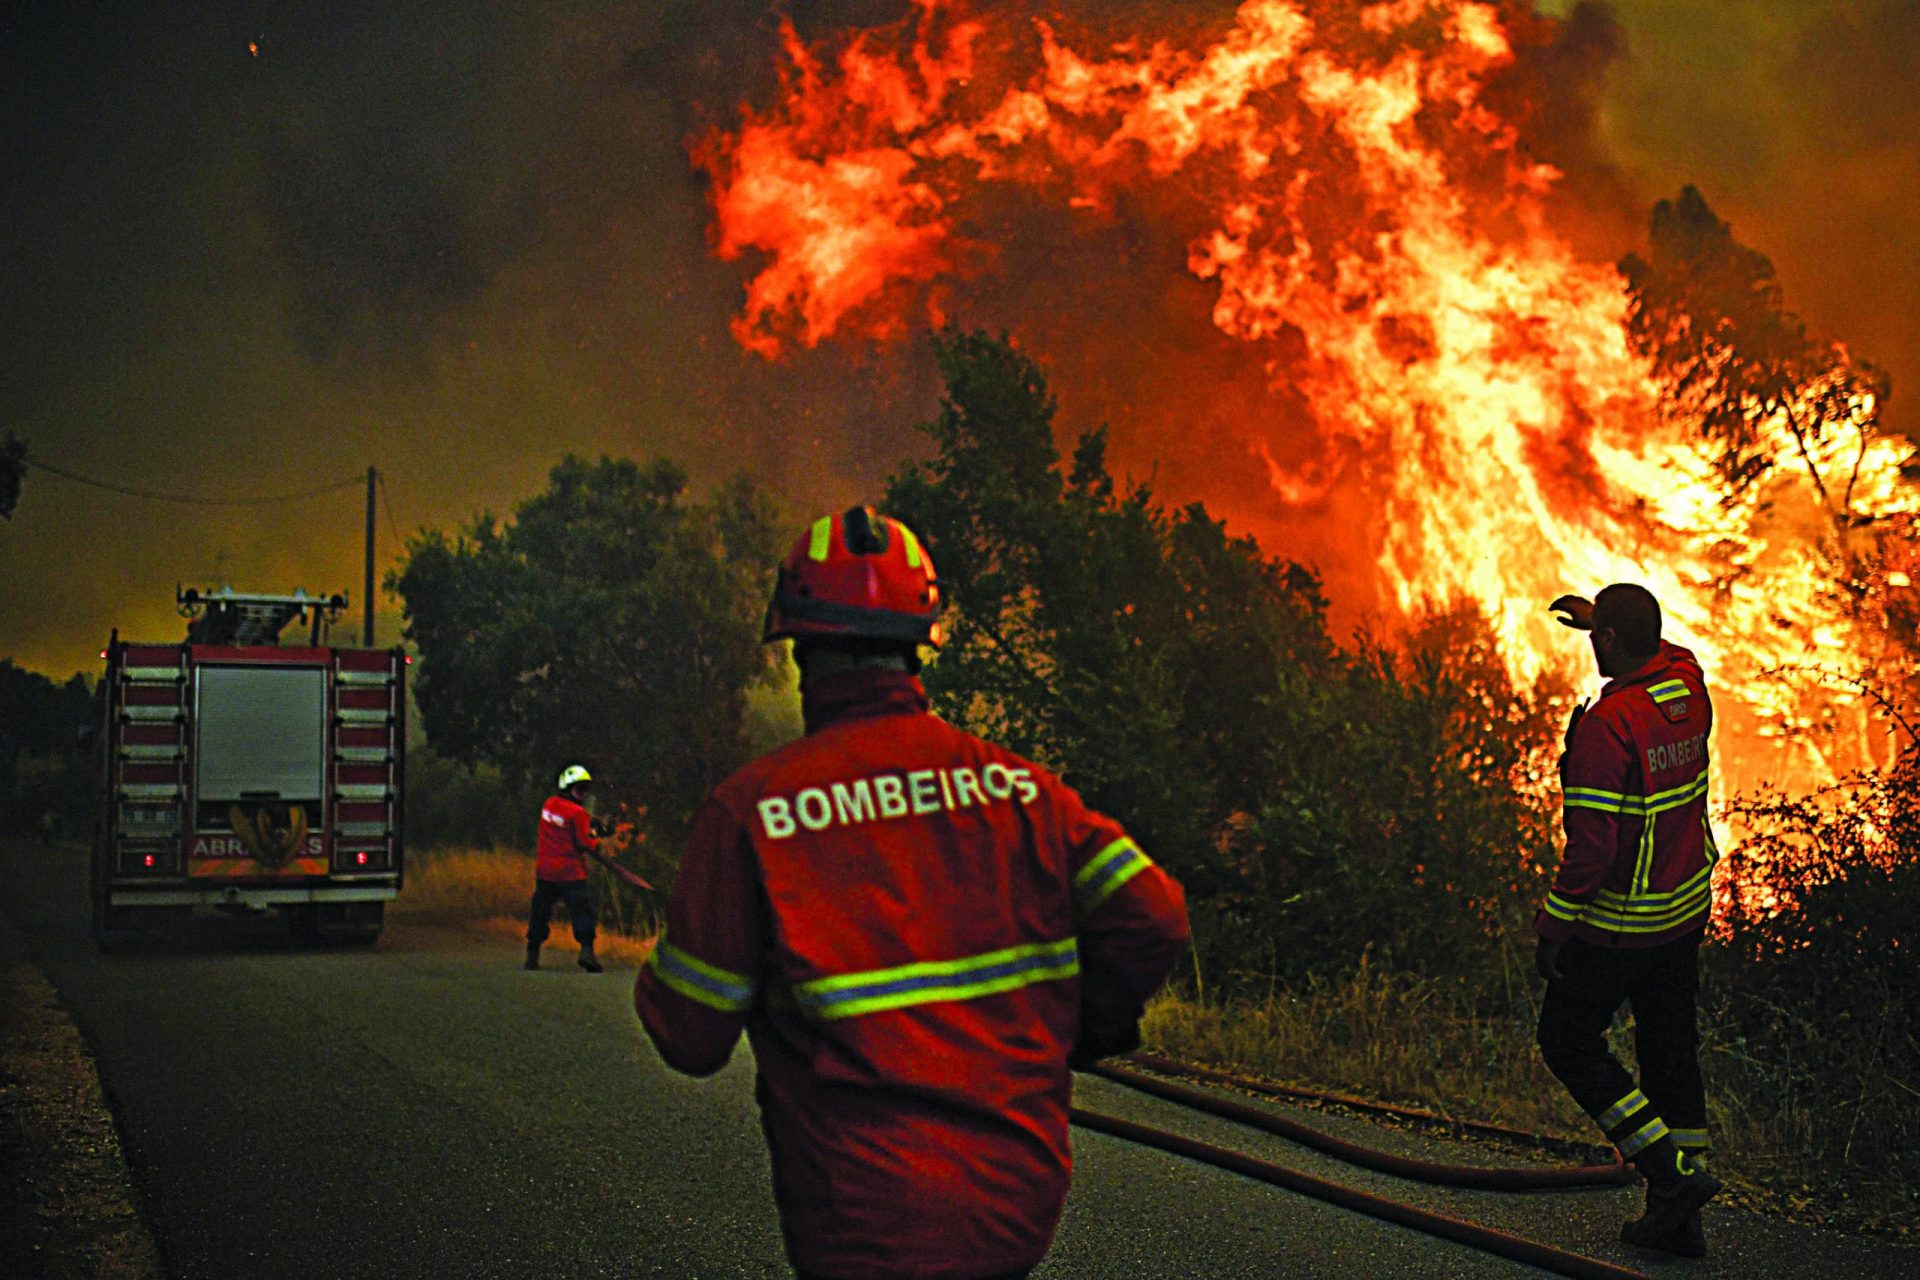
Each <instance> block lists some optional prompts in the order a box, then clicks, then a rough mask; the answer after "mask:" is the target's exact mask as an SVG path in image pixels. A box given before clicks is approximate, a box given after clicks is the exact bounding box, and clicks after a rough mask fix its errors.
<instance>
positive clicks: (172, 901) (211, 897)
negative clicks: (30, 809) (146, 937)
mask: <svg viewBox="0 0 1920 1280" xmlns="http://www.w3.org/2000/svg"><path fill="white" fill-rule="evenodd" d="M399 896H400V890H399V889H398V888H397V887H395V886H394V885H392V884H323V885H288V886H284V887H273V886H248V885H237V884H230V885H221V886H218V887H214V886H208V887H206V888H198V887H193V886H188V887H185V888H180V887H174V888H168V889H162V888H152V889H145V888H110V889H108V890H107V903H108V905H110V906H115V907H212V906H221V905H226V906H250V907H284V906H293V905H297V904H300V903H310V902H391V901H393V900H394V899H395V898H398V897H399Z"/></svg>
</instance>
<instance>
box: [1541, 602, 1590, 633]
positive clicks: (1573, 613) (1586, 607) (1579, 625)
mask: <svg viewBox="0 0 1920 1280" xmlns="http://www.w3.org/2000/svg"><path fill="white" fill-rule="evenodd" d="M1547 608H1548V609H1549V610H1551V611H1552V613H1553V615H1554V621H1555V622H1558V623H1559V624H1560V625H1561V626H1563V627H1572V628H1573V629H1574V630H1575V631H1591V630H1593V601H1591V600H1589V599H1587V598H1586V597H1585V596H1561V597H1560V598H1559V599H1557V600H1555V601H1554V602H1553V603H1552V604H1550V605H1548V606H1547Z"/></svg>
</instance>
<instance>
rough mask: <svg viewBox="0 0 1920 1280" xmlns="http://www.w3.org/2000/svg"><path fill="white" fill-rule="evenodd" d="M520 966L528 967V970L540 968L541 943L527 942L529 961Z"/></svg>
mask: <svg viewBox="0 0 1920 1280" xmlns="http://www.w3.org/2000/svg"><path fill="white" fill-rule="evenodd" d="M520 967H521V968H522V969H528V970H532V969H538V968H539V967H540V944H539V943H537V942H529V943H528V944H527V962H526V963H525V964H523V965H521V966H520Z"/></svg>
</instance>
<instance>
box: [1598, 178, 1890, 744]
mask: <svg viewBox="0 0 1920 1280" xmlns="http://www.w3.org/2000/svg"><path fill="white" fill-rule="evenodd" d="M1621 272H1622V274H1623V275H1624V276H1625V277H1626V280H1627V284H1628V289H1629V293H1630V296H1631V298H1632V308H1631V311H1630V313H1629V332H1630V333H1631V335H1632V337H1633V340H1634V344H1635V347H1636V349H1637V350H1639V351H1640V352H1641V353H1642V354H1643V355H1644V356H1645V357H1646V358H1647V359H1648V360H1649V361H1650V363H1651V366H1652V369H1653V371H1654V374H1655V376H1656V377H1658V378H1659V379H1660V381H1661V383H1662V384H1663V385H1664V386H1665V387H1666V388H1667V389H1668V392H1669V395H1668V398H1667V400H1666V401H1665V412H1666V414H1667V416H1668V418H1669V420H1670V421H1672V422H1674V423H1676V424H1678V426H1679V428H1680V429H1681V430H1683V431H1686V432H1689V433H1691V434H1693V435H1694V436H1695V437H1696V438H1697V439H1698V440H1699V441H1700V442H1701V443H1702V444H1703V445H1704V446H1705V447H1706V449H1707V450H1708V451H1709V455H1710V457H1711V462H1712V467H1713V470H1714V472H1715V473H1716V474H1717V476H1718V477H1719V479H1720V481H1721V488H1720V503H1721V506H1722V508H1723V510H1724V511H1725V512H1727V513H1728V514H1729V516H1730V525H1731V529H1732V530H1734V531H1743V532H1744V533H1745V534H1746V535H1747V536H1745V537H1739V536H1733V537H1729V538H1727V539H1726V540H1724V541H1722V542H1721V543H1719V544H1718V545H1717V546H1715V547H1714V548H1713V551H1714V553H1715V564H1716V573H1715V575H1714V579H1713V580H1714V585H1715V587H1716V589H1717V590H1718V591H1720V592H1722V593H1726V594H1728V595H1733V594H1737V593H1739V592H1741V591H1742V590H1743V589H1755V588H1757V589H1758V590H1759V591H1761V592H1766V591H1768V588H1769V585H1770V579H1771V578H1772V577H1774V576H1775V574H1774V572H1772V571H1773V570H1774V568H1775V565H1776V564H1777V562H1778V560H1779V559H1780V558H1781V557H1782V555H1783V553H1784V555H1785V556H1787V557H1791V558H1793V559H1796V560H1797V561H1798V562H1799V563H1800V564H1801V565H1802V566H1803V567H1804V568H1806V569H1808V570H1811V572H1810V573H1809V574H1808V575H1807V577H1808V579H1809V583H1808V585H1809V586H1810V587H1811V588H1812V590H1811V592H1809V593H1808V594H1807V596H1804V597H1801V598H1797V599H1796V598H1795V597H1794V596H1793V595H1785V596H1782V597H1780V598H1777V599H1772V600H1768V601H1766V602H1764V603H1763V607H1764V608H1768V609H1771V610H1773V612H1774V618H1775V620H1776V622H1777V624H1778V625H1781V626H1786V627H1791V628H1794V629H1795V630H1807V631H1811V632H1812V634H1811V636H1810V637H1809V638H1810V639H1812V640H1813V641H1814V642H1815V643H1816V644H1818V645H1821V646H1823V647H1824V646H1825V645H1827V644H1830V643H1831V641H1832V639H1833V636H1834V633H1833V631H1832V630H1831V629H1830V628H1831V624H1832V623H1834V622H1838V621H1841V620H1845V621H1847V622H1850V623H1852V624H1853V625H1852V626H1851V627H1850V628H1849V635H1848V642H1849V651H1848V652H1846V653H1845V654H1844V655H1843V656H1841V657H1840V658H1839V660H1838V661H1839V669H1838V670H1835V669H1834V668H1833V666H1832V665H1828V664H1833V663H1834V661H1835V658H1834V655H1823V656H1821V657H1818V658H1812V657H1810V658H1809V659H1808V660H1807V663H1806V667H1805V668H1804V669H1809V670H1811V671H1813V672H1814V673H1815V674H1824V675H1826V676H1827V677H1829V680H1828V682H1827V687H1826V688H1825V689H1819V688H1818V687H1817V684H1816V688H1815V690H1814V691H1812V692H1811V694H1810V696H1808V697H1806V698H1804V699H1803V706H1802V707H1801V708H1799V709H1798V710H1797V712H1796V713H1794V714H1792V715H1789V716H1786V717H1783V721H1784V723H1785V725H1786V726H1787V727H1789V728H1798V729H1802V730H1807V729H1811V728H1813V727H1815V726H1821V727H1823V728H1825V729H1826V731H1828V732H1832V731H1833V730H1834V728H1835V727H1836V719H1837V718H1836V717H1835V716H1834V715H1833V714H1832V713H1833V698H1832V689H1833V681H1832V679H1831V678H1832V677H1835V676H1837V677H1839V678H1840V687H1841V688H1842V689H1843V690H1846V693H1847V694H1848V695H1849V696H1848V701H1852V700H1853V699H1852V697H1851V696H1850V695H1851V693H1852V692H1853V691H1852V690H1848V689H1846V686H1847V684H1848V683H1849V682H1850V681H1851V682H1852V683H1855V684H1858V683H1859V682H1860V680H1861V679H1862V678H1864V679H1865V680H1867V681H1870V682H1871V683H1872V684H1873V685H1874V686H1875V687H1876V688H1877V689H1878V690H1880V691H1882V692H1883V695H1890V696H1891V697H1893V698H1895V699H1902V698H1906V699H1911V697H1912V695H1913V694H1914V693H1915V692H1916V690H1917V686H1916V684H1915V678H1916V676H1917V675H1920V666H1916V662H1917V661H1920V647H1916V645H1915V634H1916V630H1915V629H1916V622H1917V621H1920V601H1916V600H1915V597H1914V594H1913V592H1912V591H1911V590H1910V588H1911V587H1912V586H1913V582H1914V574H1915V573H1916V572H1917V571H1920V559H1917V553H1920V547H1917V544H1916V538H1915V534H1916V524H1915V492H1914V489H1913V486H1912V484H1911V482H1910V481H1911V476H1912V455H1913V447H1912V445H1911V444H1910V443H1909V442H1908V441H1906V440H1905V439H1903V438H1901V437H1899V436H1897V435H1895V434H1893V433H1890V432H1887V431H1886V430H1884V429H1883V428H1882V426H1881V422H1880V413H1881V408H1882V406H1883V405H1884V404H1885V403H1886V401H1887V398H1888V396H1889V394H1890V393H1891V387H1890V386H1889V384H1888V380H1887V378H1886V375H1885V374H1884V373H1882V372H1881V371H1880V370H1878V369H1876V368H1874V367H1873V366H1872V365H1871V364H1868V363H1865V362H1863V361H1861V360H1859V359H1858V358H1856V357H1855V356H1854V355H1853V353H1852V352H1851V351H1849V350H1848V348H1847V347H1846V345H1845V344H1843V343H1839V342H1835V341H1832V340H1828V339H1822V338H1818V337H1816V336H1814V335H1812V334H1811V333H1809V332H1808V330H1807V327H1806V325H1805V323H1804V322H1803V321H1801V319H1800V318H1799V317H1798V316H1797V315H1795V314H1794V313H1793V312H1792V311H1790V310H1788V309H1787V307H1786V302H1785V295H1784V291H1783V290H1782V288H1781V286H1780V283H1779V281H1778V279H1777V278H1776V277H1775V274H1774V270H1773V264H1772V263H1770V262H1769V261H1768V260H1767V259H1766V257H1765V256H1764V255H1762V254H1760V253H1759V252H1757V251H1755V250H1753V249H1751V248H1749V247H1747V246H1745V245H1743V244H1741V243H1739V241H1737V240H1736V239H1735V238H1734V236H1733V232H1732V229H1731V228H1730V227H1728V225H1727V224H1726V223H1725V222H1723V221H1721V220H1720V218H1719V217H1717V216H1716V215H1715V214H1714V212H1713V210H1712V209H1711V208H1709V207H1708V205H1707V202H1706V200H1705V198H1704V197H1702V196H1701V194H1700V193H1699V192H1698V191H1696V190H1695V189H1693V188H1692V187H1688V188H1686V189H1685V190H1684V191H1683V192H1681V194H1680V197H1679V199H1678V200H1673V201H1666V200H1663V201H1661V202H1660V203H1659V204H1658V205H1657V206H1656V207H1655V208H1654V212H1653V225H1652V232H1651V236H1650V244H1649V249H1648V252H1647V255H1646V256H1645V257H1642V256H1640V255H1637V254H1636V255H1632V256H1629V257H1628V258H1626V259H1625V260H1624V261H1623V262H1622V263H1621ZM1755 535H1765V536H1755ZM1796 535H1797V536H1796ZM1770 562H1771V563H1770ZM1809 606H1812V607H1811V608H1810V607H1809ZM1728 621H1729V622H1730V623H1733V624H1735V625H1738V624H1739V623H1741V622H1742V621H1757V620H1752V619H1740V618H1737V617H1735V618H1729V619H1728ZM1823 622H1824V623H1827V624H1828V626H1827V627H1825V628H1823V627H1822V623H1823ZM1907 740H1908V741H1911V737H1910V735H1909V736H1908V739H1907ZM1863 758H1865V759H1868V760H1871V759H1874V758H1875V754H1874V753H1871V752H1870V753H1868V754H1866V755H1865V756H1864V757H1863ZM1879 758H1880V759H1882V760H1884V759H1886V758H1887V757H1886V756H1885V755H1881V756H1880V757H1879Z"/></svg>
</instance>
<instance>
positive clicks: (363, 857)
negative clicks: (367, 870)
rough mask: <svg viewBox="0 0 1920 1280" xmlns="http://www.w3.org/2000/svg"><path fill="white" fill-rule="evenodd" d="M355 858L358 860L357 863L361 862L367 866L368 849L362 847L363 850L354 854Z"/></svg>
mask: <svg viewBox="0 0 1920 1280" xmlns="http://www.w3.org/2000/svg"><path fill="white" fill-rule="evenodd" d="M353 860H354V861H355V862H357V863H359V864H360V865H361V866H363V867H364V866H366V865H367V851H366V850H365V849H362V850H361V851H360V852H359V853H356V854H354V855H353Z"/></svg>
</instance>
